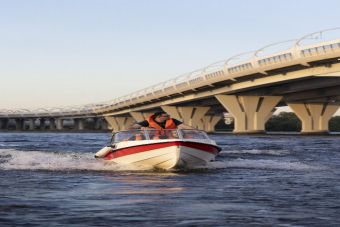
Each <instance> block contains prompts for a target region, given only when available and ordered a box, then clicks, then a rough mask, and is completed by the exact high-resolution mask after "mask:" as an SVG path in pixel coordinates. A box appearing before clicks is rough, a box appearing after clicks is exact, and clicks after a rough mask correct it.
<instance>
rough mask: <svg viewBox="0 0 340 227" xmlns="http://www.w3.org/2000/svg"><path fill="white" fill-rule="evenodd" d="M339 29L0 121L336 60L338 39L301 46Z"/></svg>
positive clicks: (82, 110) (94, 107) (74, 111)
mask: <svg viewBox="0 0 340 227" xmlns="http://www.w3.org/2000/svg"><path fill="white" fill-rule="evenodd" d="M338 29H340V28H333V29H328V30H322V31H318V32H314V33H311V34H308V35H306V36H304V37H302V38H300V39H298V40H288V41H283V42H279V43H274V44H270V45H268V46H265V47H262V48H261V49H259V50H257V51H251V52H247V53H243V54H238V55H236V56H233V57H231V58H229V59H227V60H223V61H219V62H215V63H212V64H210V65H208V66H206V67H204V68H202V69H197V70H195V71H192V72H189V73H186V74H183V75H180V76H178V77H175V78H173V79H170V80H167V81H165V82H161V83H158V84H156V85H152V86H150V87H147V88H145V89H141V90H138V91H136V92H133V93H130V94H127V95H124V96H122V97H119V98H116V99H113V100H110V101H107V102H101V103H92V104H86V105H78V106H69V107H54V108H50V109H46V108H39V109H32V110H27V109H12V110H5V109H0V118H1V117H5V118H9V117H18V116H21V117H26V116H27V117H32V116H37V117H40V116H46V117H48V116H51V117H52V116H64V115H86V114H93V113H100V112H105V111H108V110H115V109H118V108H122V107H125V106H129V105H133V104H138V103H141V102H146V101H150V100H153V99H157V98H160V97H164V96H170V95H172V94H176V93H181V92H184V91H187V90H194V89H195V88H199V87H202V86H207V85H208V86H209V85H210V86H211V85H212V84H213V83H216V82H219V81H224V80H232V81H235V80H236V78H239V77H242V76H246V75H250V74H254V73H262V74H267V73H266V71H268V70H272V69H277V68H282V67H287V66H291V65H296V64H302V65H308V62H310V61H317V60H322V59H326V58H330V57H337V56H339V53H340V39H335V40H331V41H327V42H320V43H316V44H312V45H307V46H300V45H299V43H300V42H301V41H302V40H303V39H305V38H307V37H309V36H312V35H314V34H317V33H322V32H326V31H332V30H338ZM292 41H294V42H295V43H294V45H293V46H292V47H291V48H289V49H287V50H284V51H281V52H276V53H272V54H268V55H265V56H258V55H257V54H258V53H259V52H260V51H262V50H264V49H265V48H267V47H270V46H274V45H277V44H280V43H284V42H292ZM248 53H254V54H253V56H252V57H251V58H250V59H247V60H245V61H242V62H238V63H235V64H231V65H229V64H228V62H229V61H230V60H234V59H236V57H238V56H241V55H244V54H248Z"/></svg>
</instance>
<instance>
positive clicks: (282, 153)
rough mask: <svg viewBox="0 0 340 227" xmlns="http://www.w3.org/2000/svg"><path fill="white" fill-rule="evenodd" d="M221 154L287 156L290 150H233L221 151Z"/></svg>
mask: <svg viewBox="0 0 340 227" xmlns="http://www.w3.org/2000/svg"><path fill="white" fill-rule="evenodd" d="M220 154H255V155H269V156H286V155H289V154H290V152H289V151H288V150H256V149H252V150H231V151H221V152H220Z"/></svg>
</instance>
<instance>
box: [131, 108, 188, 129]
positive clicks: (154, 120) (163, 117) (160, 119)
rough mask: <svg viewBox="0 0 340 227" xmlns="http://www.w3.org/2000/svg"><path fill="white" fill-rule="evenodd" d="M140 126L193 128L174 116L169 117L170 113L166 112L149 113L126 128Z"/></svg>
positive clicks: (138, 127)
mask: <svg viewBox="0 0 340 227" xmlns="http://www.w3.org/2000/svg"><path fill="white" fill-rule="evenodd" d="M141 127H154V128H156V129H176V128H186V129H195V128H194V127H191V126H189V125H186V124H184V123H182V122H181V121H179V120H177V119H175V118H170V115H169V114H167V113H166V112H156V113H155V114H153V115H151V116H150V117H149V118H148V119H147V120H144V121H141V122H138V123H137V124H134V125H132V126H131V127H130V128H128V129H140V128H141Z"/></svg>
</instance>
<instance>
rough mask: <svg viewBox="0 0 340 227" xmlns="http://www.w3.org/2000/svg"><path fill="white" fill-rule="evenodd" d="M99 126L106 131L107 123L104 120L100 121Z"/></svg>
mask: <svg viewBox="0 0 340 227" xmlns="http://www.w3.org/2000/svg"><path fill="white" fill-rule="evenodd" d="M100 124H101V128H102V129H104V130H106V129H108V126H109V122H107V120H106V119H105V118H102V119H101V121H100Z"/></svg>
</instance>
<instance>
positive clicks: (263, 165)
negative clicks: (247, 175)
mask: <svg viewBox="0 0 340 227" xmlns="http://www.w3.org/2000/svg"><path fill="white" fill-rule="evenodd" d="M200 168H204V167H203V166H202V167H200ZM205 168H212V169H225V168H242V169H270V170H324V169H326V167H324V166H312V165H308V164H304V163H301V162H287V161H280V160H263V159H261V160H252V159H241V158H238V159H235V160H231V161H224V162H223V161H216V162H210V163H208V165H207V166H206V167H205Z"/></svg>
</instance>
